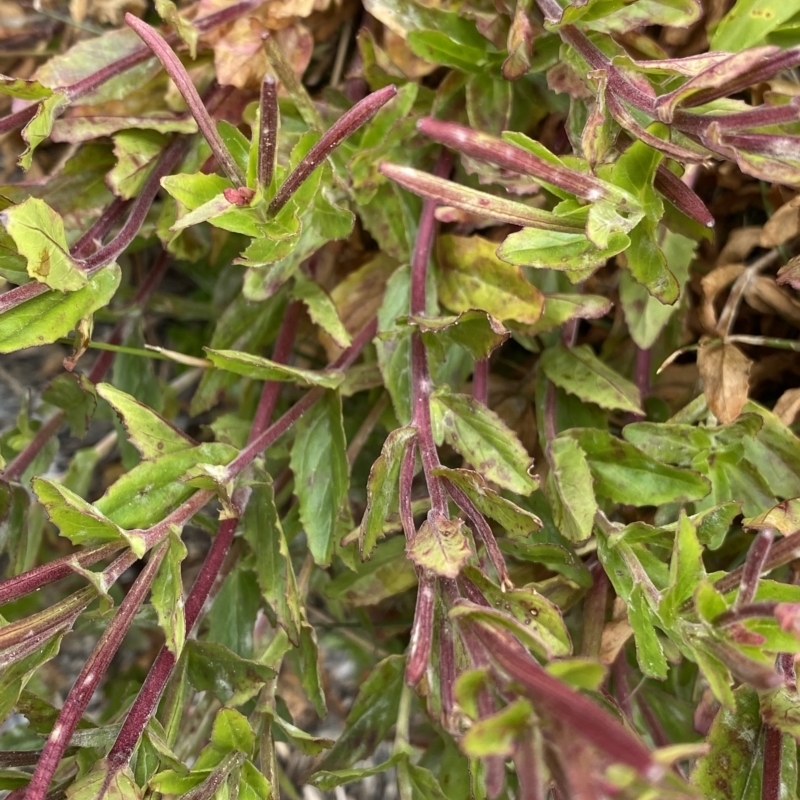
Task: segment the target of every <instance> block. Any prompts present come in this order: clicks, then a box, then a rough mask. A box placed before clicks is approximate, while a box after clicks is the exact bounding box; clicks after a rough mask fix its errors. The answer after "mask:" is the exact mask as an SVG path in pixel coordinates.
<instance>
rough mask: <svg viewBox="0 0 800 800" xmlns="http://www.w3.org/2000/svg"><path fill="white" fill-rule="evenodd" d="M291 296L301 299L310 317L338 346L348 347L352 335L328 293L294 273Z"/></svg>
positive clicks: (316, 284)
mask: <svg viewBox="0 0 800 800" xmlns="http://www.w3.org/2000/svg"><path fill="white" fill-rule="evenodd" d="M292 297H294V299H295V300H301V301H302V302H303V304H304V305H305V307H306V308H307V309H308V315H309V317H311V319H312V320H313V321H314V322H315V323H316V324H317V325H319V326H320V328H322V330H324V331H325V333H327V334H328V336H330V337H331V339H333V341H334V342H336V344H337V345H338V346H339V347H349V346H350V343H351V342H352V337H351V336H350V334H349V333H348V332H347V329H346V328H345V326H344V324H343V323H342V320H341V319H340V318H339V313H338V312H337V311H336V306H335V305H334V303H333V300H331V297H330V295H329V294H328V293H327V292H326V291H325V290H324V289H323V288H322V287H321V286H320V285H319V284H318V283H315V282H314V281H310V280H308V279H307V278H304V277H303V276H302V275H301V274H299V273H298V274H297V275H295V278H294V288H293V289H292Z"/></svg>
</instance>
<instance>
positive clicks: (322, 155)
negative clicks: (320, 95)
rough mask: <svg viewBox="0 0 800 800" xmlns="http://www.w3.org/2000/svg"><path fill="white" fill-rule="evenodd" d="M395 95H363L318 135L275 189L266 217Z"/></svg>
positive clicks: (388, 91) (388, 89) (390, 90)
mask: <svg viewBox="0 0 800 800" xmlns="http://www.w3.org/2000/svg"><path fill="white" fill-rule="evenodd" d="M396 94H397V88H396V87H395V86H391V85H390V86H385V87H384V88H383V89H379V90H378V91H377V92H373V93H372V94H370V95H367V97H365V98H364V99H363V100H361V101H359V102H358V103H356V104H355V105H354V106H353V107H352V108H351V109H350V110H349V111H347V112H345V113H344V114H343V115H342V116H341V117H340V118H339V119H338V120H337V121H336V122H334V123H333V125H331V127H330V128H329V129H328V130H327V131H325V133H323V134H322V138H321V139H320V140H319V141H318V142H317V143H316V144H315V145H314V146H313V147H312V148H311V150H309V152H308V154H307V155H306V157H305V158H304V159H303V160H302V161H301V162H300V163H299V164H298V165H297V166H296V167H295V168H294V170H293V172H292V173H291V174H290V175H289V176H288V177H287V178H286V180H285V181H284V182H283V184H282V185H281V188H280V189H278V192H277V194H276V195H275V197H274V198H273V199H272V202H271V203H270V204H269V213H270V214H277V213H278V212H279V211H280V210H281V209H282V208H283V207H284V206H285V205H286V203H287V201H288V200H289V198H290V197H291V196H292V195H293V194H294V193H295V192H296V191H297V190H298V189H299V188H300V187H301V186H302V185H303V183H304V182H305V181H306V180H307V178H308V177H309V176H310V175H311V173H312V172H313V171H314V170H315V169H316V168H317V167H318V166H319V165H320V164H321V163H322V162H323V161H324V160H325V159H326V158H327V157H328V156H329V155H330V154H331V153H332V152H333V151H334V150H335V149H336V148H337V147H338V146H339V145H340V144H341V143H342V142H343V141H344V140H345V139H346V138H347V137H348V136H350V134H352V133H355V131H357V130H358V129H359V128H360V127H361V126H362V125H363V124H364V123H365V122H367V121H368V120H370V119H371V118H372V117H373V116H375V114H377V113H378V111H379V110H380V109H381V108H382V107H383V106H385V105H386V103H388V102H389V101H390V100H391V99H392V98H393V97H394V96H395V95H396Z"/></svg>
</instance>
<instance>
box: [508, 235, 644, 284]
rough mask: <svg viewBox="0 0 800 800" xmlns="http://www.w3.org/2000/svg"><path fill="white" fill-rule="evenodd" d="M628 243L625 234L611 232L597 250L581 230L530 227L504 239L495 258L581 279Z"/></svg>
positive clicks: (623, 248)
mask: <svg viewBox="0 0 800 800" xmlns="http://www.w3.org/2000/svg"><path fill="white" fill-rule="evenodd" d="M630 243H631V240H630V238H629V237H628V236H627V234H624V233H612V234H610V235H609V237H608V244H607V245H606V247H604V248H598V247H597V246H595V245H594V244H593V243H592V242H591V241H590V240H589V238H588V237H587V236H586V234H585V233H583V232H582V231H576V230H574V229H573V230H553V229H552V228H548V229H545V228H534V227H529V228H525V229H523V230H521V231H518V232H517V233H512V234H510V235H509V236H507V237H506V238H505V240H504V241H503V243H502V244H501V245H500V247H499V248H498V249H497V255H498V256H499V257H500V258H501V259H502V260H503V261H507V262H508V263H509V264H519V265H520V266H523V267H536V268H537V269H558V270H564V271H567V272H576V273H579V274H580V275H581V278H580V279H581V280H582V279H583V278H584V277H585V273H586V272H587V271H592V270H594V269H596V268H597V267H601V266H602V265H603V264H605V263H606V261H607V260H608V259H609V258H611V256H615V255H617V253H621V252H622V251H623V250H625V249H626V248H627V247H628V246H629V245H630Z"/></svg>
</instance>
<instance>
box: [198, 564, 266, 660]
mask: <svg viewBox="0 0 800 800" xmlns="http://www.w3.org/2000/svg"><path fill="white" fill-rule="evenodd" d="M258 600H259V591H258V586H257V583H256V578H255V575H253V573H252V572H248V571H247V570H245V569H242V568H239V569H235V570H233V571H232V572H231V573H230V574H229V575H228V577H227V578H226V579H225V583H223V584H222V588H221V589H220V590H219V593H218V594H217V596H216V597H215V598H214V605H213V606H211V611H210V612H209V613H208V621H209V630H208V638H209V640H210V641H212V642H218V643H219V644H222V645H225V647H227V648H228V649H229V650H231V651H233V652H234V653H236V654H237V655H240V656H242V657H244V658H250V657H251V656H252V655H253V624H254V620H255V618H256V613H257V612H258V606H259V602H258Z"/></svg>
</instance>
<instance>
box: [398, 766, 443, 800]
mask: <svg viewBox="0 0 800 800" xmlns="http://www.w3.org/2000/svg"><path fill="white" fill-rule="evenodd" d="M397 775H398V777H397V781H398V783H399V784H400V785H405V786H407V787H408V789H409V790H410V797H411V798H412V800H451V799H450V798H448V797H447V795H446V794H445V793H444V792H443V791H442V787H441V786H440V785H439V782H438V781H437V780H436V777H435V776H434V774H433V773H432V772H431V771H430V770H427V769H425V768H424V767H418V766H416V765H415V764H412V763H411V762H410V761H401V762H400V763H399V764H398V765H397ZM406 796H408V795H406Z"/></svg>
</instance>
